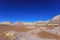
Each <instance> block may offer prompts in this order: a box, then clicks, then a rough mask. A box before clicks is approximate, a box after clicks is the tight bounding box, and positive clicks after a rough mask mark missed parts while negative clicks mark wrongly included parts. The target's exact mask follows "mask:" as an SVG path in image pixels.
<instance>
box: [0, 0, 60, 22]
mask: <svg viewBox="0 0 60 40" xmlns="http://www.w3.org/2000/svg"><path fill="white" fill-rule="evenodd" d="M58 14H60V0H0V22H2V21H11V22H15V21H24V22H34V21H39V20H50V19H51V18H53V17H54V16H56V15H58Z"/></svg>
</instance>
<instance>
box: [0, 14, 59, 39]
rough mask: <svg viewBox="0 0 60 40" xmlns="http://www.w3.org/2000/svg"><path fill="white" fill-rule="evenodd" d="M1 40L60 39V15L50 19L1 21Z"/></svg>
mask: <svg viewBox="0 0 60 40" xmlns="http://www.w3.org/2000/svg"><path fill="white" fill-rule="evenodd" d="M0 40H60V15H57V16H55V17H53V18H52V19H51V20H49V21H37V22H32V23H29V22H15V23H11V22H1V23H0Z"/></svg>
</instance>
